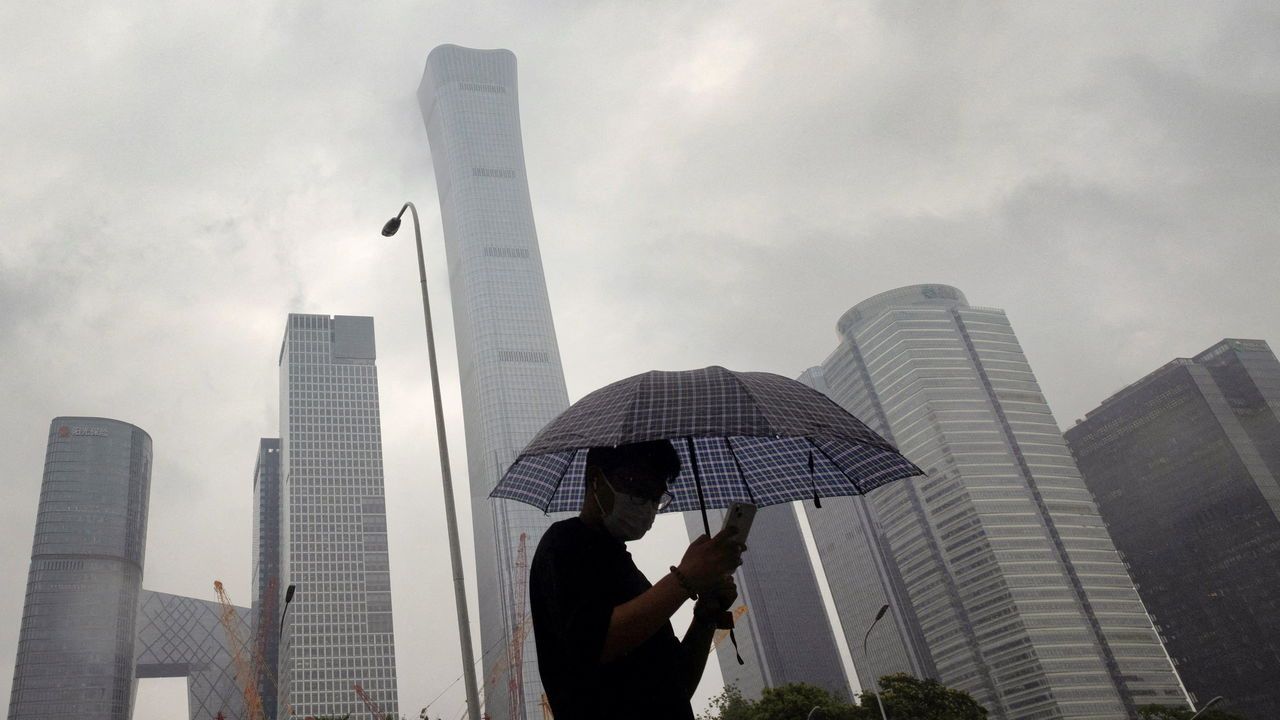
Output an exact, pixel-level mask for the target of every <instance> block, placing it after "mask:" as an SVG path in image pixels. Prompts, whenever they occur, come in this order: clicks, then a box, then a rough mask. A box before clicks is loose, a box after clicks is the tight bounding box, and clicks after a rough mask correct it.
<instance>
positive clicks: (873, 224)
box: [0, 2, 1280, 720]
mask: <svg viewBox="0 0 1280 720" xmlns="http://www.w3.org/2000/svg"><path fill="white" fill-rule="evenodd" d="M95 6H96V7H95ZM442 43H456V44H459V45H464V46H468V47H480V48H498V47H501V48H508V49H510V50H512V51H514V52H515V53H516V56H517V57H518V59H519V68H520V105H521V112H522V116H523V117H522V120H523V126H524V141H525V150H526V152H527V166H528V173H529V181H530V186H531V190H532V195H533V205H534V214H535V216H536V219H537V224H538V234H539V238H540V243H541V248H542V257H543V261H544V263H545V266H546V275H547V282H548V289H549V292H550V296H551V302H552V307H553V311H554V313H555V321H556V330H557V333H558V336H559V341H560V348H561V353H562V356H563V358H564V366H565V374H566V379H567V381H568V386H569V392H570V397H571V398H575V399H576V398H578V397H581V396H582V395H583V394H585V393H586V392H588V391H590V390H591V389H594V388H595V387H598V386H600V385H602V384H604V383H607V382H609V381H612V380H615V379H618V378H621V377H624V376H627V375H630V374H633V373H636V372H640V371H642V370H645V369H650V368H661V369H685V368H691V367H701V366H705V365H709V364H720V365H725V366H727V367H730V368H735V369H751V370H768V371H773V372H778V373H782V374H786V375H792V376H794V375H796V374H798V373H799V372H801V371H802V370H804V369H805V368H807V367H809V366H811V365H814V364H816V363H818V362H820V361H821V360H822V359H823V358H825V357H826V356H827V354H828V353H830V351H831V350H832V349H833V348H834V347H835V333H834V324H835V321H836V318H837V317H838V316H839V315H840V313H842V312H843V311H844V310H846V309H848V307H849V306H851V305H853V304H854V303H856V302H858V301H860V300H862V299H864V298H866V297H868V296H869V295H872V294H874V293H877V292H881V291H883V290H887V289H890V288H894V287H898V286H901V285H907V284H912V283H918V282H936V283H948V284H952V285H955V286H957V287H959V288H960V289H961V290H963V291H964V292H965V294H966V295H967V296H968V298H969V300H970V302H971V303H973V304H975V305H984V306H994V307H1000V308H1004V309H1005V310H1007V312H1008V314H1009V318H1010V320H1011V321H1012V323H1013V326H1014V329H1015V331H1016V332H1017V333H1018V336H1019V338H1020V340H1021V341H1022V345H1023V348H1024V349H1025V351H1026V353H1027V355H1028V357H1029V359H1030V361H1031V365H1032V367H1033V368H1034V370H1035V371H1036V374H1037V376H1038V378H1039V380H1040V383H1041V385H1042V386H1043V389H1044V391H1045V395H1046V396H1047V397H1048V399H1049V402H1050V404H1051V406H1052V407H1053V409H1054V411H1055V414H1056V416H1057V418H1058V421H1059V424H1060V425H1062V426H1064V427H1066V426H1069V425H1070V424H1071V423H1072V422H1073V420H1074V419H1075V418H1077V417H1080V416H1082V415H1083V414H1084V413H1085V412H1086V411H1088V410H1089V409H1091V408H1092V407H1094V406H1096V405H1097V404H1098V402H1099V401H1101V400H1102V399H1103V398H1105V397H1107V396H1108V395H1110V394H1111V393H1113V392H1115V391H1116V390H1118V389H1119V388H1121V387H1122V386H1124V385H1126V384H1128V383H1130V382H1133V381H1134V380H1137V379H1138V378H1139V377H1141V376H1142V375H1144V374H1146V373H1147V372H1150V371H1151V370H1153V369H1155V368H1156V367H1157V366H1159V365H1161V364H1163V363H1165V362H1167V361H1168V360H1170V359H1172V358H1174V357H1177V356H1188V355H1192V354H1195V353H1197V352H1199V351H1200V350H1203V349H1204V348H1206V347H1207V346H1209V345H1210V344H1212V343H1213V342H1215V341H1217V340H1218V339H1220V338H1222V337H1226V336H1239V337H1255V338H1263V339H1266V340H1270V341H1277V342H1280V309H1278V307H1277V302H1276V297H1277V295H1276V278H1277V277H1278V276H1280V250H1278V249H1277V248H1278V244H1277V240H1278V239H1280V238H1278V237H1277V234H1278V228H1280V163H1278V159H1280V131H1278V128H1280V13H1278V11H1277V6H1276V5H1275V4H1274V3H1268V2H1256V3H1249V2H1243V3H1236V2H1212V3H1181V4H1180V3H1172V2H1160V3H1110V2H1099V3H1086V2H1063V3H1048V2H1039V3H1017V4H992V3H972V4H965V3H931V4H917V3H904V2H889V3H884V4H878V3H871V2H833V3H819V2H804V3H795V2H788V3H777V2H772V3H771V2H757V3H751V2H735V3H723V2H700V3H670V2H643V3H641V2H634V3H610V2H602V3H585V2H582V3H571V2H537V3H527V4H519V5H516V4H505V3H497V2H483V3H459V4H454V5H446V4H444V3H379V4H376V5H366V4H363V3H361V4H356V3H330V4H328V5H322V4H320V3H306V4H301V3H262V2H217V3H143V2H117V3H111V4H107V3H93V4H91V3H76V2H62V3H58V2H48V3H44V2H42V3H12V2H11V3H4V4H2V5H0V157H3V160H2V161H0V360H2V363H3V364H2V365H0V367H2V368H3V375H2V376H0V407H2V408H3V412H2V413H0V479H2V482H3V483H4V484H3V488H4V494H3V502H0V517H2V518H3V525H2V526H0V527H3V530H0V532H2V533H3V537H4V540H5V542H4V544H3V546H4V548H5V550H4V552H3V553H2V554H0V573H2V574H3V576H4V577H7V578H9V581H8V582H7V583H6V584H5V585H4V586H3V587H2V588H0V687H3V688H4V689H5V690H6V691H7V690H8V688H9V686H10V681H9V678H10V674H11V673H12V665H11V664H10V662H11V660H10V659H11V658H13V657H14V653H15V650H16V644H17V636H18V627H19V621H20V618H21V613H22V602H23V594H24V584H25V578H26V573H27V565H28V562H29V557H30V546H31V538H32V529H33V526H34V522H35V510H36V504H37V499H38V493H39V486H40V480H41V472H42V466H43V457H44V446H45V439H46V432H47V429H48V423H49V420H50V419H51V418H53V417H54V416H57V415H103V416H108V417H113V418H118V419H121V420H125V421H128V422H132V423H135V424H137V425H139V426H140V427H142V428H143V429H145V430H147V431H148V432H150V434H151V436H152V437H153V438H154V450H155V465H154V471H153V476H152V489H151V518H150V527H149V541H148V549H147V566H146V576H145V582H144V585H145V586H146V587H147V588H149V589H154V590H161V591H166V592H173V593H178V594H184V595H192V596H196V597H201V598H208V599H213V597H214V595H213V588H212V583H213V580H214V579H215V578H216V579H221V580H223V581H224V582H225V583H226V585H227V588H228V591H229V592H230V594H231V596H232V598H233V599H235V600H236V601H238V602H239V603H241V604H248V602H249V600H250V597H249V595H250V593H249V564H250V524H251V523H250V491H251V481H252V474H251V473H252V467H253V460H254V453H255V450H256V447H257V442H258V438H259V437H262V436H274V435H276V434H278V426H279V421H278V414H277V384H278V372H277V366H276V360H277V354H278V352H279V348H280V341H281V336H282V333H283V329H284V320H285V315H286V314H287V313H289V312H318V313H335V314H359V315H372V316H374V317H375V318H376V323H377V342H378V365H379V375H380V381H381V401H382V411H383V412H382V418H383V438H384V443H385V445H384V452H385V462H386V477H387V496H388V514H389V524H390V532H391V538H390V542H391V557H392V568H393V574H392V577H393V585H394V603H395V623H396V641H397V657H398V663H399V677H400V687H401V692H400V700H401V709H402V712H403V713H404V714H405V715H407V716H409V717H414V716H416V714H417V711H418V709H419V708H421V707H422V706H423V705H424V704H426V702H427V701H428V700H430V699H431V698H432V697H434V696H435V695H436V694H437V693H439V692H440V691H441V690H443V689H444V687H445V686H446V685H448V684H449V683H450V682H451V681H452V680H453V679H454V678H455V677H457V675H458V674H459V672H460V669H459V667H460V666H459V661H458V659H457V658H458V656H457V651H456V639H457V634H456V625H455V621H454V615H453V600H452V594H451V584H450V580H449V578H450V573H449V568H448V563H447V553H446V552H445V548H446V540H445V533H444V529H443V512H442V500H441V495H440V490H439V486H438V460H437V456H436V453H435V444H434V432H433V429H432V428H433V425H432V424H431V410H430V388H429V386H428V384H427V383H428V380H427V377H428V376H427V372H426V352H425V347H424V342H423V339H422V333H421V327H422V326H421V322H422V321H421V306H420V304H419V302H420V301H419V296H418V286H417V277H416V267H415V265H414V254H413V249H412V248H411V247H410V245H409V243H411V240H409V237H410V236H404V235H403V234H402V235H401V236H399V237H397V238H395V239H394V240H386V239H383V238H382V237H381V236H380V235H379V234H378V230H379V228H380V227H381V225H382V223H383V221H385V220H386V218H387V217H388V216H389V215H390V214H392V213H394V212H395V211H396V210H397V209H398V207H399V205H400V203H401V202H402V201H404V200H406V199H412V200H415V201H416V202H417V203H418V204H419V207H420V208H421V210H422V212H423V217H422V219H423V223H424V227H423V231H424V240H425V241H426V243H427V248H426V252H427V263H428V267H429V273H430V282H431V283H433V293H434V295H433V298H432V300H433V303H434V304H435V307H436V309H437V316H436V320H437V323H438V325H439V331H438V341H439V342H440V343H441V355H440V356H441V362H442V368H441V370H442V381H443V383H444V397H445V402H446V404H447V412H448V422H449V431H450V438H451V442H452V445H453V447H452V460H453V463H454V465H455V467H458V468H459V469H461V467H462V466H463V464H464V463H465V453H464V443H463V436H462V422H461V418H462V415H461V408H460V400H459V392H458V383H457V371H456V369H457V357H456V354H455V353H454V350H453V336H452V322H451V321H452V316H451V314H450V313H449V305H448V294H447V288H448V284H447V283H448V279H447V276H446V274H445V262H444V247H443V244H442V242H441V232H440V220H439V214H438V206H437V200H436V189H435V184H434V179H433V177H432V172H431V163H430V154H429V151H428V147H427V140H426V133H425V131H424V130H423V127H422V120H421V116H420V114H419V111H418V107H417V104H416V100H415V97H414V92H415V89H416V88H417V85H418V81H419V79H420V77H421V73H422V68H423V65H424V63H425V60H426V56H427V53H428V52H429V51H430V50H431V48H433V47H435V46H436V45H439V44H442ZM461 500H462V507H461V508H460V515H461V518H462V524H463V530H464V535H466V534H469V520H468V519H469V512H468V509H467V507H466V494H465V493H462V496H461ZM659 530H660V532H659V533H658V534H659V535H660V536H661V537H660V538H659V539H658V540H656V541H652V542H651V543H649V545H650V546H651V547H652V548H653V549H651V550H650V551H648V552H646V553H641V555H642V559H643V560H644V566H645V567H646V569H649V570H652V571H654V572H655V573H660V572H661V568H664V567H665V566H666V565H667V564H670V563H671V562H674V561H676V560H678V558H679V552H680V550H681V547H682V545H683V543H682V541H681V536H682V528H681V527H680V524H679V522H678V521H676V520H675V519H674V518H668V519H666V520H664V521H663V522H662V523H660V524H659ZM470 547H471V545H470V542H469V540H467V541H466V542H465V546H464V552H465V556H466V557H467V558H468V562H469V559H470V554H471V549H470ZM470 587H471V588H474V583H471V584H470ZM472 617H476V616H475V614H473V615H472ZM712 664H713V665H714V662H713V663H712ZM719 682H720V681H719V672H718V670H716V669H714V668H712V669H711V670H710V671H709V672H708V676H707V679H706V681H704V684H703V687H702V688H701V689H700V691H699V695H698V696H697V698H696V700H697V703H696V709H701V704H702V703H703V702H705V698H706V697H708V696H709V695H711V694H713V693H714V692H716V691H718V690H719V687H718V686H719ZM461 703H462V694H461V690H460V686H455V688H454V689H453V690H451V691H450V692H449V693H446V695H445V697H444V698H442V699H441V700H440V701H439V702H438V703H437V704H436V705H434V706H433V707H432V715H433V716H434V715H436V714H440V715H443V716H444V717H446V718H453V717H456V716H457V714H458V712H459V710H460V708H461ZM184 708H185V700H184V690H183V689H182V686H181V685H180V684H178V683H177V682H175V681H148V682H147V683H144V684H143V685H142V689H141V691H140V699H139V708H138V711H137V713H136V714H135V717H136V718H138V719H139V720H162V719H163V720H170V719H172V718H179V717H185V710H184Z"/></svg>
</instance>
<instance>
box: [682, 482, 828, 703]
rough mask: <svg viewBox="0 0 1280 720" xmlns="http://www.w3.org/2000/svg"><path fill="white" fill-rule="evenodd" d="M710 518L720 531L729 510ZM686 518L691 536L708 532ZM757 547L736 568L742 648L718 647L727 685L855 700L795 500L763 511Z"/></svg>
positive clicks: (755, 533) (752, 693) (754, 537)
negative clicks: (822, 692)
mask: <svg viewBox="0 0 1280 720" xmlns="http://www.w3.org/2000/svg"><path fill="white" fill-rule="evenodd" d="M822 502H823V504H824V505H825V504H826V502H827V501H826V499H824V500H823V501H822ZM707 517H708V520H709V522H710V523H711V531H712V532H713V533H714V532H715V531H716V530H717V529H718V528H720V527H721V525H722V524H723V520H724V511H723V510H709V511H708V512H707ZM684 521H685V526H686V528H687V529H688V531H689V538H690V539H691V540H692V539H694V538H697V537H698V536H699V535H702V534H703V532H705V531H704V529H703V527H702V516H701V515H700V514H699V513H696V512H694V513H684ZM750 545H751V551H750V552H748V553H746V554H745V555H743V556H742V567H740V568H738V570H737V572H735V573H734V582H736V583H737V585H738V602H737V603H735V607H745V608H746V612H745V613H743V614H741V615H739V616H738V617H737V620H736V621H735V626H736V627H735V633H734V634H735V635H736V637H737V639H738V646H737V648H735V647H734V646H733V644H732V643H730V642H729V641H727V640H726V641H722V642H721V643H720V645H719V646H718V647H717V648H716V655H717V657H718V658H719V660H720V672H721V675H722V676H723V677H724V683H725V685H734V686H736V687H737V688H738V690H740V691H741V692H742V695H743V697H746V698H749V699H753V700H758V699H760V695H761V693H762V692H763V691H764V689H765V688H771V687H778V686H779V685H786V684H788V683H798V682H803V683H809V684H810V685H817V686H818V687H821V688H824V689H826V690H827V691H829V692H830V693H831V694H833V695H835V696H836V697H840V698H846V699H852V695H851V693H850V690H849V679H848V678H847V677H845V674H844V662H843V661H842V660H841V659H840V650H839V649H838V648H837V647H836V640H835V636H834V635H833V634H832V632H831V621H830V619H829V618H828V617H827V609H826V607H825V606H824V605H823V603H822V595H821V593H820V591H819V590H818V580H817V578H816V577H815V576H814V573H813V565H812V564H811V563H810V562H809V552H808V550H807V549H806V548H805V544H804V536H803V535H802V534H801V532H800V521H799V520H798V519H797V518H796V513H795V509H794V507H793V506H792V504H790V503H788V504H784V505H772V506H769V507H763V508H760V510H759V512H757V514H756V517H755V521H754V523H753V524H752V526H751V538H750ZM739 653H740V654H741V655H742V659H743V661H744V663H743V664H739V663H738V654H739Z"/></svg>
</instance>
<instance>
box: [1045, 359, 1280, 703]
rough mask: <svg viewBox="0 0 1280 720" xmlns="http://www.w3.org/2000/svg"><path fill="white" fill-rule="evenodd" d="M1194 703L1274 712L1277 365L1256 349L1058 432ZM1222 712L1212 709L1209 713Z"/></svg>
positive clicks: (1278, 592) (1176, 370)
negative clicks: (1216, 699) (1220, 701)
mask: <svg viewBox="0 0 1280 720" xmlns="http://www.w3.org/2000/svg"><path fill="white" fill-rule="evenodd" d="M1066 440H1067V445H1068V446H1069V447H1070V448H1071V452H1072V454H1073V455H1074V456H1075V459H1076V462H1077V463H1078V464H1079V467H1080V472H1081V473H1082V474H1083V475H1084V480H1085V483H1086V484H1087V485H1088V486H1089V489H1090V490H1092V491H1093V494H1094V495H1095V496H1096V497H1097V498H1098V507H1099V508H1100V509H1101V511H1102V517H1103V518H1104V519H1105V520H1106V521H1107V522H1108V523H1109V524H1110V526H1111V534H1112V537H1114V538H1115V542H1116V547H1117V548H1119V550H1120V552H1122V553H1123V554H1124V558H1125V561H1126V562H1127V563H1128V565H1129V567H1130V569H1131V572H1132V573H1133V578H1134V580H1136V581H1137V582H1138V593H1139V594H1140V595H1141V596H1142V600H1143V602H1145V603H1146V605H1147V608H1148V609H1149V610H1150V611H1151V613H1152V615H1153V617H1154V618H1155V621H1156V624H1157V626H1158V627H1159V628H1160V631H1161V633H1162V634H1163V635H1164V637H1165V645H1166V647H1168V648H1169V653H1170V655H1172V656H1173V659H1174V661H1175V662H1176V663H1177V666H1178V671H1179V673H1180V674H1181V675H1182V679H1183V681H1184V682H1185V683H1186V685H1187V688H1188V689H1189V690H1191V692H1192V693H1193V694H1194V695H1195V697H1196V700H1197V702H1198V703H1200V704H1203V703H1205V702H1208V701H1209V699H1210V698H1212V697H1214V696H1215V695H1221V696H1223V698H1224V702H1223V704H1222V705H1221V707H1223V708H1226V709H1228V710H1232V711H1236V712H1239V713H1241V714H1243V715H1244V716H1245V717H1248V718H1274V717H1280V482H1277V479H1280V361H1277V360H1276V356H1275V354H1274V353H1273V352H1272V351H1271V348H1270V347H1269V346H1268V345H1267V343H1265V342H1263V341H1261V340H1245V339H1226V340H1223V341H1221V342H1219V343H1216V344H1214V345H1213V346H1212V347H1210V348H1208V349H1207V350H1205V351H1204V352H1202V353H1200V354H1199V355H1196V356H1195V357H1192V358H1177V359H1175V360H1173V361H1171V362H1169V363H1168V364H1166V365H1164V366H1163V367H1161V368H1159V369H1157V370H1155V371H1154V372H1152V373H1151V374H1150V375H1147V376H1146V377H1144V378H1142V379H1141V380H1139V381H1138V382H1136V383H1134V384H1133V385H1130V386H1129V387H1127V388H1125V389H1124V390H1121V391H1120V392H1118V393H1116V394H1115V395H1113V396H1112V397H1110V398H1108V399H1106V400H1104V401H1102V404H1101V405H1100V406H1099V407H1097V408H1095V409H1093V410H1091V411H1089V413H1088V415H1086V416H1085V419H1084V420H1081V421H1079V422H1078V423H1077V424H1076V425H1075V427H1072V428H1071V429H1069V430H1067V432H1066ZM1215 707H1218V706H1215Z"/></svg>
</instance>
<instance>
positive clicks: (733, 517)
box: [720, 502, 756, 545]
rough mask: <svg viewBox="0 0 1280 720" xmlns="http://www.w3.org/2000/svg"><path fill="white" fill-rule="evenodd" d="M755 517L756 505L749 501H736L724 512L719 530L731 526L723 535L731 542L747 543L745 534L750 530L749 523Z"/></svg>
mask: <svg viewBox="0 0 1280 720" xmlns="http://www.w3.org/2000/svg"><path fill="white" fill-rule="evenodd" d="M755 519H756V506H755V505H752V504H751V503H744V502H736V503H733V504H732V505H730V506H729V509H728V510H726V511H725V513H724V525H722V526H720V529H721V530H724V529H725V528H732V530H731V531H730V532H729V534H728V535H726V536H725V537H726V538H727V539H728V540H730V541H731V542H736V543H741V544H743V545H746V544H747V535H748V534H749V533H750V532H751V523H752V522H753V521H754V520H755Z"/></svg>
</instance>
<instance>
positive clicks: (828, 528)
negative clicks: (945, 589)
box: [799, 367, 938, 689]
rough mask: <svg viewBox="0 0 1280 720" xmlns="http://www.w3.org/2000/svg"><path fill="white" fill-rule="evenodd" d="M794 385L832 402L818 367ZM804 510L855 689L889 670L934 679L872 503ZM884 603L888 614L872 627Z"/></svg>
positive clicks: (856, 500) (842, 500)
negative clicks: (849, 660)
mask: <svg viewBox="0 0 1280 720" xmlns="http://www.w3.org/2000/svg"><path fill="white" fill-rule="evenodd" d="M799 380H800V382H802V383H804V384H806V385H808V386H809V387H811V388H814V389H815V390H818V391H819V392H822V393H823V394H825V395H827V396H829V397H832V392H831V390H830V388H829V387H827V383H826V377H825V375H824V374H823V370H822V368H821V367H812V368H809V369H808V370H806V371H805V372H803V373H801V375H800V378H799ZM855 415H856V413H855ZM857 417H858V419H860V420H862V421H863V422H866V423H867V424H868V425H869V426H870V427H871V428H872V429H873V430H875V431H876V432H878V433H880V435H881V436H882V437H885V438H892V435H891V434H889V433H887V432H886V429H885V428H884V427H878V426H877V424H876V422H875V418H869V417H868V416H867V415H865V414H862V415H857ZM804 511H805V513H806V517H807V520H808V521H809V528H810V531H811V533H812V535H813V540H814V544H815V546H816V549H817V551H818V559H819V561H820V562H821V563H822V569H823V573H824V574H825V576H826V578H827V587H828V588H829V589H830V591H831V597H832V603H833V604H834V605H835V608H836V614H837V616H838V617H839V618H840V624H841V627H842V628H843V630H844V637H845V643H846V644H847V645H848V648H849V654H850V656H851V658H852V660H853V667H854V669H855V671H856V672H857V673H858V682H859V684H860V685H861V686H862V687H863V689H874V687H875V684H874V683H876V682H878V681H879V678H881V677H884V676H885V675H891V674H894V673H907V674H909V675H913V676H915V677H919V678H933V679H937V677H938V671H937V669H936V668H934V665H933V658H932V656H931V655H930V653H929V646H928V644H926V643H925V640H924V635H923V633H921V631H920V623H919V621H918V620H917V619H916V615H915V609H914V608H912V606H911V600H910V598H908V596H907V591H906V587H905V586H904V585H903V583H902V577H901V576H900V575H899V574H898V566H897V564H896V563H894V561H893V555H892V553H891V551H890V550H889V542H888V540H887V539H886V538H885V537H884V532H883V530H881V529H880V525H879V523H878V522H877V521H876V519H875V509H874V508H873V507H872V505H871V503H869V502H868V501H867V498H866V497H864V496H854V497H839V498H829V499H825V500H823V501H822V507H821V508H818V507H815V506H813V505H811V504H808V503H806V504H805V505H804ZM885 605H888V606H889V611H888V612H887V614H886V615H885V616H884V617H882V618H881V619H880V621H879V622H876V615H877V614H878V613H879V611H880V608H882V607H884V606H885ZM864 648H865V649H864Z"/></svg>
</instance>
